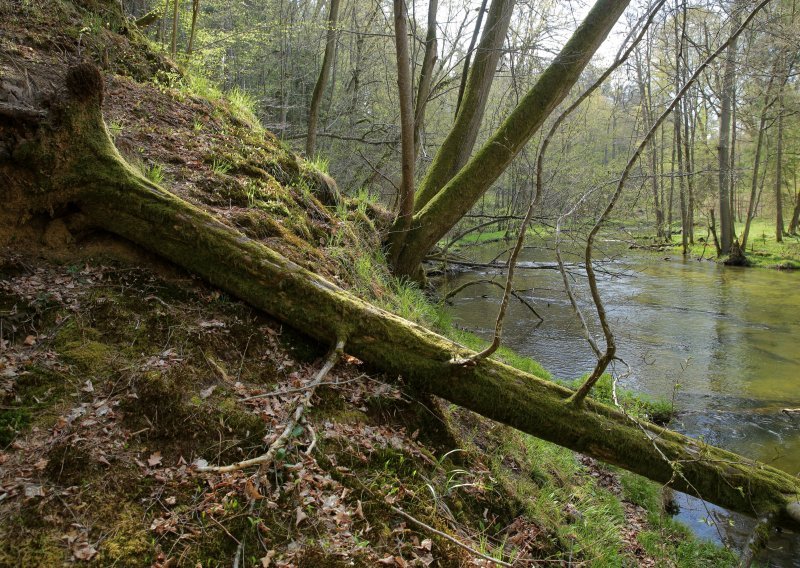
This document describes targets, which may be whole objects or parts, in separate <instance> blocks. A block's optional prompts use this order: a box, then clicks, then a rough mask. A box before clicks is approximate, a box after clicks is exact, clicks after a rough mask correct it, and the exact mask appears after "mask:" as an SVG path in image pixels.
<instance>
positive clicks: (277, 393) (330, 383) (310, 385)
mask: <svg viewBox="0 0 800 568" xmlns="http://www.w3.org/2000/svg"><path fill="white" fill-rule="evenodd" d="M365 377H366V375H359V376H357V377H354V378H352V379H347V380H346V381H328V382H324V383H322V382H320V383H317V384H314V382H313V381H312V382H310V383H308V384H307V385H305V386H302V387H297V388H296V389H286V390H282V391H272V392H265V393H262V394H254V395H253V396H246V397H244V398H242V399H240V401H241V402H247V401H248V400H256V399H259V398H269V397H271V396H281V395H284V394H292V393H296V392H303V391H306V390H308V389H311V388H316V387H321V386H323V385H325V386H334V387H335V386H338V385H346V384H347V383H353V382H355V381H360V380H361V379H363V378H365ZM379 382H380V381H379Z"/></svg>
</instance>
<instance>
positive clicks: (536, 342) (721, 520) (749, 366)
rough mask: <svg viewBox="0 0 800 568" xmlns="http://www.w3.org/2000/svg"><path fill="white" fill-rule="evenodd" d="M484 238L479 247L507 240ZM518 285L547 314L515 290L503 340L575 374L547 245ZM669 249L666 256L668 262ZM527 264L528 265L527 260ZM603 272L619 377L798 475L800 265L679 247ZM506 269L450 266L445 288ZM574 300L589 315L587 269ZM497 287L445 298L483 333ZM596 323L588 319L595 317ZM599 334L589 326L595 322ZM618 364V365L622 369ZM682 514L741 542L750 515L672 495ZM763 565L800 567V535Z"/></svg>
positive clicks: (568, 313)
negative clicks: (744, 263)
mask: <svg viewBox="0 0 800 568" xmlns="http://www.w3.org/2000/svg"><path fill="white" fill-rule="evenodd" d="M504 248H505V245H503V246H502V247H500V246H498V245H497V244H492V245H482V246H481V247H480V249H479V250H478V256H479V257H482V260H483V261H484V262H485V261H488V260H490V259H492V258H493V257H494V256H495V255H496V254H497V253H498V252H500V251H501V250H503V249H504ZM525 252H526V253H527V256H525V255H523V258H522V261H521V262H520V266H521V267H527V268H524V269H521V270H519V271H518V272H517V274H518V276H517V277H516V278H515V288H516V289H518V290H525V291H524V292H520V294H521V296H522V297H523V298H525V299H526V300H528V301H531V302H533V304H534V306H535V309H536V311H537V312H538V313H539V314H541V316H542V317H543V318H544V321H543V322H542V323H541V324H539V325H537V319H536V318H535V317H534V316H533V314H532V313H531V312H530V310H529V309H528V308H527V307H525V306H524V305H523V304H521V303H519V302H517V301H515V300H514V299H513V298H512V303H511V305H510V306H509V314H508V317H507V320H506V324H505V331H504V344H505V345H507V346H509V347H511V348H513V349H514V350H516V351H517V352H519V353H521V354H524V355H528V356H530V357H532V358H534V359H536V360H538V361H539V362H540V363H542V365H544V367H545V368H547V369H548V370H549V371H551V373H552V374H553V376H554V377H556V378H559V379H567V380H571V379H574V378H576V377H579V376H581V375H583V374H585V373H587V372H588V371H589V370H591V368H592V366H593V364H594V356H593V354H592V351H591V350H590V348H589V346H588V345H587V343H586V341H585V339H584V338H583V335H582V331H581V328H580V325H579V323H578V321H577V320H576V318H575V316H574V314H573V311H572V308H571V306H570V305H569V300H568V298H567V297H566V295H565V293H564V292H563V283H562V281H561V275H560V273H558V272H557V271H555V270H552V262H546V261H544V260H543V259H544V258H545V257H546V258H547V259H548V260H550V261H552V254H551V253H546V252H545V251H543V250H540V251H539V252H537V251H536V250H527V251H525ZM667 259H668V260H667ZM532 267H534V269H531V268H532ZM603 269H604V270H603V274H602V275H601V277H600V279H599V285H600V289H601V294H602V297H603V299H604V301H605V303H606V309H607V312H608V314H609V318H610V320H611V323H612V326H613V329H614V332H615V334H616V336H617V344H618V346H619V351H618V354H619V355H620V356H621V357H622V358H623V359H624V360H625V361H626V362H627V363H628V365H630V367H631V373H630V374H629V375H628V376H627V377H625V378H624V379H622V381H621V383H620V384H621V386H623V387H626V388H629V389H632V390H636V391H639V392H644V393H648V394H651V395H655V396H658V397H662V398H667V399H671V398H672V397H674V400H675V404H676V408H677V410H678V415H677V417H676V419H675V420H674V421H673V423H672V424H671V427H672V428H674V429H676V430H678V431H681V432H683V433H686V434H688V435H690V436H694V437H702V438H703V439H704V440H706V441H707V442H709V443H711V444H714V445H717V446H720V447H723V448H726V449H729V450H733V451H735V452H739V453H741V454H743V455H746V456H749V457H753V458H756V459H759V460H761V461H764V462H766V463H768V464H770V465H772V466H774V467H777V468H780V469H783V470H785V471H787V472H789V473H791V474H793V475H797V474H798V473H800V412H798V413H795V414H791V413H785V412H783V410H784V409H793V408H794V409H800V273H789V272H779V271H774V270H764V269H741V268H732V267H720V266H717V265H716V264H714V263H712V262H707V261H703V262H698V261H697V260H687V261H684V260H683V259H682V258H681V257H680V256H679V255H674V254H662V255H660V256H654V255H650V254H644V253H642V254H627V255H625V256H624V257H622V258H621V259H618V260H615V261H612V262H609V263H606V264H605V265H603ZM493 277H494V278H497V280H498V281H499V282H500V283H504V282H505V280H504V277H503V276H502V275H500V274H499V273H498V272H497V271H492V270H488V271H487V270H481V269H479V270H470V271H468V272H463V273H459V274H456V275H450V276H448V278H447V283H446V286H447V287H448V288H449V289H453V288H454V287H455V286H458V285H460V284H463V283H465V282H467V281H470V280H477V279H487V278H493ZM574 277H575V282H576V285H577V286H578V289H579V290H580V291H581V293H580V298H581V299H580V300H579V304H580V306H581V308H582V309H583V310H584V313H585V314H586V316H587V319H592V316H594V315H595V314H594V312H593V309H592V305H591V303H590V302H588V301H587V299H588V293H587V292H586V287H585V277H584V276H582V275H581V272H580V270H578V269H575V271H574ZM500 294H501V291H500V289H499V288H497V287H494V286H490V285H476V286H470V287H468V288H466V289H465V290H463V291H462V292H461V293H459V294H458V296H456V297H455V298H454V299H453V305H452V306H451V307H450V311H451V313H452V316H453V323H454V324H455V325H458V326H461V327H464V328H466V329H469V330H471V331H474V332H476V333H478V334H479V335H482V336H484V337H486V338H489V337H491V334H492V331H493V329H494V320H495V317H496V314H497V308H498V306H499V299H500ZM595 328H596V326H595ZM594 331H595V332H597V329H595V330H594ZM618 368H619V367H618ZM678 501H679V504H680V506H681V513H680V514H679V515H678V516H679V518H680V519H681V520H682V521H684V522H685V523H687V524H688V525H689V526H690V527H691V528H692V529H693V530H694V532H695V533H696V534H697V535H698V536H700V537H702V538H708V539H712V540H715V541H717V542H721V541H725V542H727V543H728V544H730V545H732V546H735V547H741V546H742V544H743V542H744V541H746V538H747V536H748V535H749V531H750V528H751V527H752V521H751V520H750V519H747V518H746V517H742V516H739V515H732V514H731V513H729V512H727V511H725V510H723V509H719V508H717V507H714V506H711V505H709V504H707V503H704V502H702V501H700V500H699V499H694V498H690V497H688V496H685V495H682V494H680V495H679V499H678ZM760 559H761V561H762V562H768V563H769V565H770V566H792V567H800V535H796V534H788V533H784V534H782V535H778V536H776V537H775V538H773V539H772V540H771V541H770V544H769V550H768V551H767V552H766V553H765V554H764V555H763V556H762V557H761V558H760Z"/></svg>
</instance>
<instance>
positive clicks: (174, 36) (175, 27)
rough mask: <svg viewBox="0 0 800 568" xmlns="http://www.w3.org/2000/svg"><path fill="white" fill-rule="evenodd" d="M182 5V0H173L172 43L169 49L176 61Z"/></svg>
mask: <svg viewBox="0 0 800 568" xmlns="http://www.w3.org/2000/svg"><path fill="white" fill-rule="evenodd" d="M180 4H181V1H180V0H172V43H171V44H170V48H169V54H170V55H171V56H172V59H175V56H176V55H177V53H178V8H179V7H180Z"/></svg>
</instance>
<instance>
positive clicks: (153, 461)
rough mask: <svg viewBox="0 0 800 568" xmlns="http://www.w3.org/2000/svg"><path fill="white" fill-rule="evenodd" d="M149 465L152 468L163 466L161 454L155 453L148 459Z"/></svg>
mask: <svg viewBox="0 0 800 568" xmlns="http://www.w3.org/2000/svg"><path fill="white" fill-rule="evenodd" d="M147 465H149V466H150V467H155V466H157V465H161V452H153V453H152V454H150V457H149V458H147Z"/></svg>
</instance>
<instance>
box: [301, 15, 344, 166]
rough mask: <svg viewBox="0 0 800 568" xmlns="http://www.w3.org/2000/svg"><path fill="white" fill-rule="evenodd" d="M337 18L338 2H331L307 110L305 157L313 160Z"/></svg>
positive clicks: (334, 43)
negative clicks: (317, 71) (319, 61)
mask: <svg viewBox="0 0 800 568" xmlns="http://www.w3.org/2000/svg"><path fill="white" fill-rule="evenodd" d="M338 17H339V0H331V9H330V12H329V13H328V22H327V32H326V38H325V55H323V57H322V68H321V69H320V70H319V77H317V83H316V84H315V85H314V92H313V93H312V95H311V105H310V106H309V108H308V135H307V138H306V157H307V158H308V159H309V160H313V159H314V151H315V149H316V145H317V123H318V122H319V107H320V105H321V104H322V95H323V94H324V93H325V87H326V85H327V84H328V78H329V77H330V74H331V67H332V66H333V52H334V48H335V47H336V21H337V19H338Z"/></svg>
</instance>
